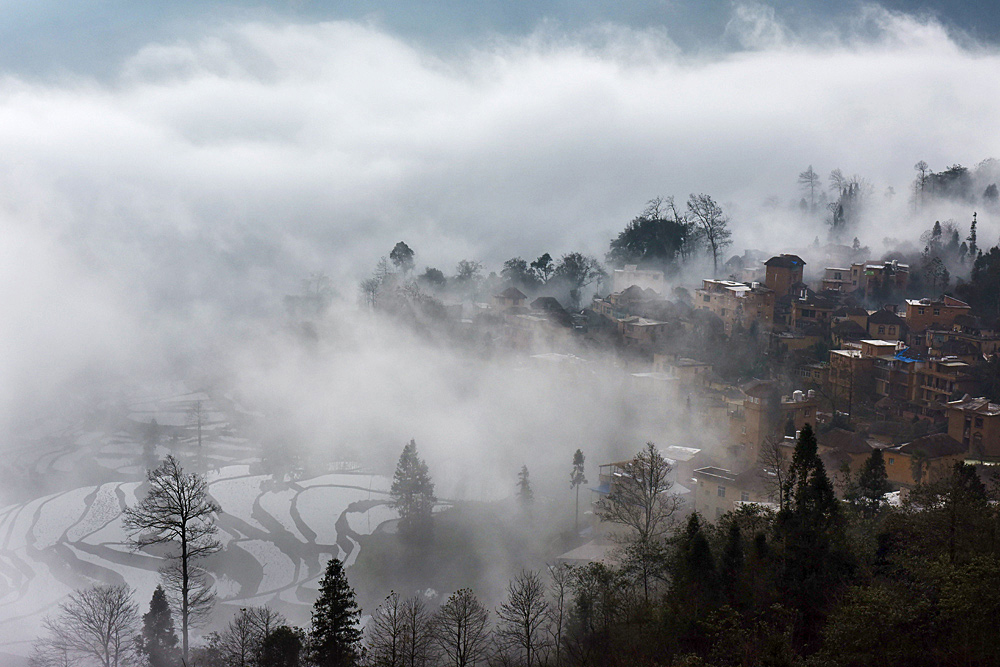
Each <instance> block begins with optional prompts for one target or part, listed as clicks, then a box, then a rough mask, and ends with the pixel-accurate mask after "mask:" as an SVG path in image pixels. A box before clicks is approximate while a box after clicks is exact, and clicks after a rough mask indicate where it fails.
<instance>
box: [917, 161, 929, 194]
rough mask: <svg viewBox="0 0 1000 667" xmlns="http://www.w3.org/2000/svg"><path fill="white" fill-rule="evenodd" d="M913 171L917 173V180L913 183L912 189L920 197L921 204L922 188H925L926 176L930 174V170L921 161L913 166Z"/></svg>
mask: <svg viewBox="0 0 1000 667" xmlns="http://www.w3.org/2000/svg"><path fill="white" fill-rule="evenodd" d="M913 169H914V170H915V171H916V172H917V180H916V182H914V184H913V187H914V189H915V190H916V191H917V194H918V195H919V197H920V203H923V201H924V188H925V187H926V186H927V174H929V173H930V170H931V168H930V167H929V166H928V164H927V163H926V162H925V161H923V160H921V161H920V162H918V163H916V164H915V165H913Z"/></svg>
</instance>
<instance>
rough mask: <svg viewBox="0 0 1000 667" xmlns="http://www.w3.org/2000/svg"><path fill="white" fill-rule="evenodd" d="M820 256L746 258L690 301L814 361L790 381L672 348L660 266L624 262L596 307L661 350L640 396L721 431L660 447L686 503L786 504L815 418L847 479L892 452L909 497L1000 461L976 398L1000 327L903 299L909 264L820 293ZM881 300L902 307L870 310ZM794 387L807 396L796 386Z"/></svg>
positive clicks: (998, 411) (894, 479)
mask: <svg viewBox="0 0 1000 667" xmlns="http://www.w3.org/2000/svg"><path fill="white" fill-rule="evenodd" d="M805 266H806V262H805V261H804V260H803V259H802V258H801V257H799V256H797V255H794V254H781V255H776V256H773V257H770V258H768V259H767V260H766V261H758V262H757V265H756V266H754V265H753V262H744V263H743V264H742V266H740V267H738V268H739V270H738V271H734V274H733V275H732V276H731V279H729V280H716V279H706V280H704V281H702V285H701V287H700V288H698V289H696V290H694V292H693V298H692V299H691V301H690V303H689V304H687V306H688V308H689V309H690V308H693V309H694V310H702V311H708V312H710V313H712V314H713V315H714V316H715V317H717V318H718V319H719V320H720V321H721V322H722V326H723V327H724V330H725V333H726V334H727V335H732V334H733V333H734V332H735V331H737V330H740V329H742V330H747V329H749V328H751V327H755V328H756V330H757V331H758V332H760V333H761V335H763V336H767V337H769V340H770V343H769V344H770V345H771V346H772V349H780V350H781V351H782V352H784V353H786V354H787V355H788V357H789V358H790V359H792V360H793V361H794V360H795V359H796V358H801V361H800V362H799V363H792V364H791V366H790V376H791V377H784V378H770V379H766V380H754V381H751V382H749V383H744V384H742V385H739V386H736V385H732V384H729V383H726V382H723V381H722V380H721V379H720V378H719V377H718V376H717V375H716V374H715V373H714V372H713V368H712V365H711V364H709V363H706V362H703V361H699V360H696V359H691V358H684V357H682V356H679V355H675V354H667V353H665V352H662V351H660V350H663V349H664V347H665V346H663V345H662V344H661V343H663V341H665V340H669V339H670V337H671V336H673V335H675V332H676V330H677V328H678V324H677V322H676V320H677V319H678V315H679V312H678V308H679V306H678V304H677V303H676V302H673V301H669V300H667V299H666V298H665V297H664V292H665V285H666V281H665V280H664V278H663V275H662V274H661V273H660V272H658V271H649V270H639V269H638V268H637V267H634V266H627V267H625V268H624V269H622V270H619V271H616V272H615V274H614V280H613V291H612V292H611V293H610V294H608V295H606V296H603V297H600V298H596V299H595V300H594V303H593V304H592V305H591V306H590V308H589V312H590V314H591V315H592V317H600V318H605V319H606V320H608V322H610V323H611V324H612V325H613V328H614V329H615V330H616V331H617V332H618V336H619V342H620V344H621V345H622V346H623V347H625V348H629V347H635V348H637V349H642V350H645V351H647V352H649V355H648V356H650V357H651V358H652V362H651V366H650V367H649V368H645V369H636V372H633V373H631V376H632V386H633V388H634V391H635V392H636V394H637V395H644V396H648V395H650V393H651V392H652V393H653V395H654V396H656V397H657V399H658V400H664V401H672V402H674V404H675V405H683V406H684V409H685V410H686V411H689V412H690V413H691V414H690V417H689V418H690V423H692V424H701V425H702V428H701V429H700V430H701V431H703V432H705V433H707V434H710V435H708V437H706V438H704V439H703V440H702V441H701V442H691V441H688V442H683V443H678V444H683V445H685V446H684V447H679V446H676V445H673V446H667V447H664V448H662V450H661V451H662V452H663V455H664V456H665V457H666V458H668V459H669V460H670V461H671V463H672V464H673V466H674V475H675V480H674V486H673V488H672V492H673V493H677V494H678V495H680V496H681V497H682V498H683V499H684V501H685V502H684V503H683V507H685V508H686V511H698V512H699V513H701V514H702V515H703V516H705V517H706V518H708V519H714V518H716V517H718V516H721V515H722V514H723V513H725V512H727V511H730V510H732V509H733V508H734V507H736V506H737V505H738V504H739V503H744V502H752V503H774V502H775V501H776V500H777V491H778V487H779V485H778V484H777V482H776V473H775V470H774V467H775V466H776V465H778V464H779V462H780V461H781V460H782V459H784V460H788V459H790V458H791V453H792V451H793V450H794V447H795V443H796V436H797V433H798V431H799V430H800V429H801V428H802V427H803V426H804V425H805V424H811V425H813V426H814V427H816V432H817V439H818V445H819V452H820V455H821V457H822V458H823V459H824V461H825V463H826V467H827V470H828V471H829V473H830V475H831V477H832V478H834V479H835V480H839V482H843V481H845V480H846V479H847V476H848V475H851V474H854V475H856V474H857V472H858V471H859V470H860V468H861V466H862V465H863V463H864V461H865V460H866V459H867V458H868V457H869V456H870V455H871V453H872V451H873V449H881V450H883V454H884V460H885V464H886V470H887V473H888V476H889V481H890V483H891V484H892V485H893V486H894V487H896V488H897V489H900V490H901V492H902V493H905V492H906V491H907V490H908V489H911V488H913V487H914V486H916V485H918V484H920V483H922V482H926V481H933V480H935V479H938V478H940V477H942V476H944V475H947V474H949V472H950V470H951V468H952V467H953V465H954V463H955V462H956V461H966V462H980V463H993V462H1000V405H998V404H996V403H992V402H990V401H989V400H987V399H986V398H981V397H979V398H977V396H980V393H979V392H980V390H981V386H980V384H979V382H978V380H977V378H979V377H981V374H977V373H976V367H977V366H979V365H981V364H983V363H984V362H985V361H986V360H987V359H988V358H989V357H991V356H992V355H995V354H997V353H998V348H1000V328H998V326H997V325H996V324H995V323H988V322H984V321H983V320H982V319H980V318H979V317H977V316H976V314H975V313H973V312H972V309H971V308H970V307H969V305H968V304H966V303H964V302H962V301H960V300H958V299H955V298H953V297H951V296H947V295H942V296H940V297H933V298H932V297H926V298H919V299H900V300H899V303H898V304H892V303H891V297H892V295H899V294H902V293H905V292H906V291H907V288H908V287H909V267H908V266H907V265H905V264H900V263H899V262H896V261H885V262H877V263H873V262H852V263H849V264H847V265H846V266H844V267H842V268H841V267H827V268H825V269H824V270H823V272H822V276H821V277H819V278H818V279H817V280H816V281H815V282H814V286H813V287H810V286H809V285H808V284H807V283H806V282H805V280H804V274H805ZM814 288H815V289H814ZM872 295H877V296H878V297H879V299H878V301H880V303H881V304H885V303H889V305H880V306H879V307H877V308H874V307H870V305H871V304H872V302H873V300H872V299H871V298H870V297H871V296H872ZM887 295H888V296H889V298H886V296H887ZM831 348H832V349H831ZM818 350H819V351H821V352H822V354H823V356H819V358H817V357H818V355H817V351H818ZM824 356H825V358H823V357H824ZM788 387H794V388H795V389H796V390H795V391H786V392H782V389H783V388H788ZM862 406H864V407H865V408H866V410H865V411H864V415H865V418H864V419H861V418H860V416H861V413H862V410H861V409H860V408H861V407H862ZM667 441H668V442H669V437H668V438H667ZM719 443H721V446H719ZM664 444H667V443H666V442H665V443H664ZM688 445H690V446H688ZM625 463H626V462H616V463H609V464H606V465H604V466H602V467H601V471H600V476H599V483H598V484H597V485H596V486H594V487H593V488H592V493H593V499H594V501H595V502H596V501H597V500H598V499H600V498H601V497H604V496H605V495H606V494H608V493H610V492H611V491H612V490H613V489H614V485H615V484H617V483H627V480H626V479H624V477H623V473H622V471H623V467H624V466H625ZM839 488H840V490H841V491H843V489H844V485H843V484H842V483H840V484H839ZM594 529H595V530H599V526H598V525H597V524H595V525H594ZM598 542H599V540H598ZM595 548H596V547H594V545H593V544H591V545H589V546H587V547H585V549H584V550H586V549H590V550H591V551H593V550H594V549H595ZM598 550H599V549H598ZM581 553H582V552H581ZM588 553H589V552H588ZM568 556H570V557H569V558H568V560H573V557H572V556H571V555H568Z"/></svg>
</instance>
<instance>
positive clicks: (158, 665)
mask: <svg viewBox="0 0 1000 667" xmlns="http://www.w3.org/2000/svg"><path fill="white" fill-rule="evenodd" d="M139 651H140V652H141V653H142V654H143V655H144V656H146V659H147V660H149V665H150V667H173V666H174V665H177V664H178V662H179V658H180V650H179V649H178V648H177V633H176V632H175V631H174V619H173V618H172V617H171V615H170V604H169V603H168V602H167V594H166V593H165V592H164V591H163V586H157V587H156V590H154V591H153V597H152V599H150V601H149V611H148V612H147V613H146V614H145V615H143V617H142V635H141V636H140V637H139Z"/></svg>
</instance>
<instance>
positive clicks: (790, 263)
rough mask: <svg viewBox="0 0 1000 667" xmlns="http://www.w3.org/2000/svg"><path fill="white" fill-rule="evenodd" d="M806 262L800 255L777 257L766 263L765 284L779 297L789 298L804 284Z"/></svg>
mask: <svg viewBox="0 0 1000 667" xmlns="http://www.w3.org/2000/svg"><path fill="white" fill-rule="evenodd" d="M805 265H806V263H805V261H804V260H803V259H802V258H801V257H799V256H798V255H776V256H774V257H772V258H771V259H769V260H767V261H766V262H764V267H765V271H764V284H765V285H767V287H768V289H770V290H773V291H774V293H775V294H776V295H777V296H779V297H782V296H788V295H789V294H790V293H791V292H792V287H793V286H794V285H797V284H798V283H801V282H802V270H803V269H804V268H805Z"/></svg>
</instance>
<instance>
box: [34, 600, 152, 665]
mask: <svg viewBox="0 0 1000 667" xmlns="http://www.w3.org/2000/svg"><path fill="white" fill-rule="evenodd" d="M132 593H133V591H132V589H131V588H129V587H128V586H127V585H125V584H120V585H117V586H94V587H93V588H87V589H83V590H78V591H74V592H73V593H71V594H70V596H69V600H67V601H66V602H64V603H62V604H61V605H59V615H58V616H56V617H55V618H47V619H45V621H44V626H45V630H46V631H47V633H48V635H47V636H46V637H43V638H42V639H41V640H39V641H38V642H36V644H35V649H34V655H33V656H32V664H33V665H37V666H38V667H43V666H44V667H49V666H54V665H66V666H67V667H68V666H69V665H73V666H74V667H76V666H79V665H91V664H94V665H103V666H104V667H121V666H123V665H130V664H132V660H133V658H134V657H135V642H134V638H135V634H136V633H137V632H138V630H139V606H138V605H137V604H135V602H133V601H132Z"/></svg>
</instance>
